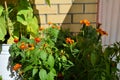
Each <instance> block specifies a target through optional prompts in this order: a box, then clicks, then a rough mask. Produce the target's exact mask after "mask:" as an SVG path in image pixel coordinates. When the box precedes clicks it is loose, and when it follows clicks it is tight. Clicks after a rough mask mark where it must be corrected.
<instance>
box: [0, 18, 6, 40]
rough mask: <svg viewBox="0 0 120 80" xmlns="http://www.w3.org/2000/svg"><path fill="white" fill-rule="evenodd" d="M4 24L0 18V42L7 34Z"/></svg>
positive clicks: (3, 20)
mask: <svg viewBox="0 0 120 80" xmlns="http://www.w3.org/2000/svg"><path fill="white" fill-rule="evenodd" d="M6 27H7V26H6V23H5V19H4V17H0V40H4V36H5V35H6V33H7V29H6Z"/></svg>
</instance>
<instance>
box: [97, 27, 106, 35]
mask: <svg viewBox="0 0 120 80" xmlns="http://www.w3.org/2000/svg"><path fill="white" fill-rule="evenodd" d="M97 32H99V34H100V35H108V33H107V32H106V31H103V30H102V29H101V28H99V29H97Z"/></svg>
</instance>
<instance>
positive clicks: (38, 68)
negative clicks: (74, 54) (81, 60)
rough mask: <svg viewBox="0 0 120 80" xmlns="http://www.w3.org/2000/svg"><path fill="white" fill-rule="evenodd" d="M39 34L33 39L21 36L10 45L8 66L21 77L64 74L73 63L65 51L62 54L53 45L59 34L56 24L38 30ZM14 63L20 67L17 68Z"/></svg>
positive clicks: (46, 77)
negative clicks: (9, 63)
mask: <svg viewBox="0 0 120 80" xmlns="http://www.w3.org/2000/svg"><path fill="white" fill-rule="evenodd" d="M52 26H54V28H53V27H52ZM39 34H40V35H39V37H37V38H35V39H27V38H25V37H22V38H21V40H20V41H19V42H17V43H14V44H12V45H11V47H10V49H9V52H10V58H11V66H10V67H12V69H13V70H12V71H13V72H14V71H16V72H17V74H19V76H20V77H21V78H22V79H27V80H31V79H32V80H36V79H37V80H38V79H39V80H54V79H55V78H56V77H57V74H58V73H59V72H62V73H63V74H64V72H65V71H66V70H68V69H69V68H70V67H71V66H72V65H73V64H72V62H71V61H70V60H69V56H68V55H67V53H65V52H64V54H63V51H61V50H59V48H58V47H56V46H55V44H56V42H57V38H58V36H57V35H58V34H59V29H58V27H57V25H55V24H53V25H50V27H49V28H47V29H44V30H42V31H39ZM16 64H20V65H22V67H20V68H17V67H15V66H16ZM16 68H17V69H16ZM21 72H22V74H20V73H21Z"/></svg>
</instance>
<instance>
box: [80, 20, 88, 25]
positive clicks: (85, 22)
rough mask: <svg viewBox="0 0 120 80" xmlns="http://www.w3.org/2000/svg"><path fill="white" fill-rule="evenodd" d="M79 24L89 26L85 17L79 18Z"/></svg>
mask: <svg viewBox="0 0 120 80" xmlns="http://www.w3.org/2000/svg"><path fill="white" fill-rule="evenodd" d="M80 24H85V25H86V26H90V22H89V21H88V20H87V19H84V20H81V21H80Z"/></svg>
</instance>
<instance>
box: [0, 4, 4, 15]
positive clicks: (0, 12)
mask: <svg viewBox="0 0 120 80" xmlns="http://www.w3.org/2000/svg"><path fill="white" fill-rule="evenodd" d="M3 9H4V8H3V6H1V5H0V16H1V15H2V13H3Z"/></svg>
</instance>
